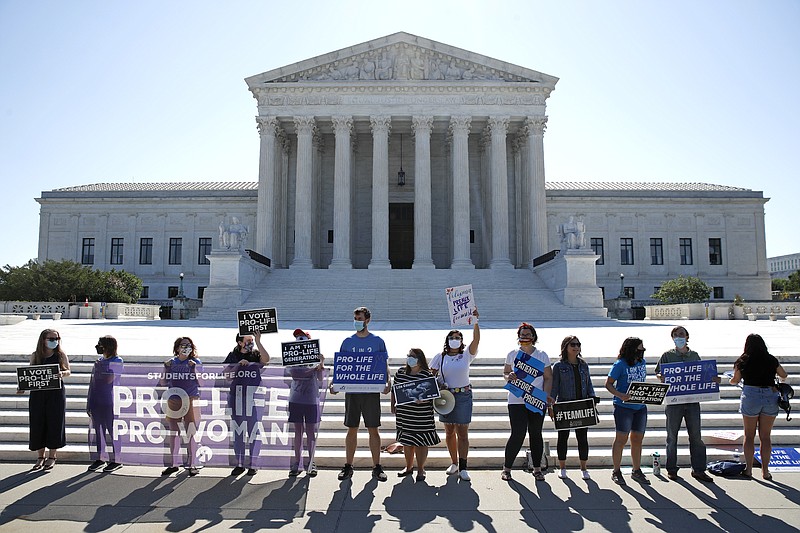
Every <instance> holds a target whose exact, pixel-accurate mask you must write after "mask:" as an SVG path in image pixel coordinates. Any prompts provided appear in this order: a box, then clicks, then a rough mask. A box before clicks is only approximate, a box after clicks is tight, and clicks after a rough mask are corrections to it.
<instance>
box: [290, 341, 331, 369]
mask: <svg viewBox="0 0 800 533" xmlns="http://www.w3.org/2000/svg"><path fill="white" fill-rule="evenodd" d="M320 355H321V354H320V352H319V339H311V340H307V341H294V342H282V343H281V356H282V358H283V366H298V365H310V364H319V361H320Z"/></svg>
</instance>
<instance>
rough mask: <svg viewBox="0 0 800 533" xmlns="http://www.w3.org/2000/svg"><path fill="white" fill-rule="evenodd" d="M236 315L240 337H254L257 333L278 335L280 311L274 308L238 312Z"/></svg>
mask: <svg viewBox="0 0 800 533" xmlns="http://www.w3.org/2000/svg"><path fill="white" fill-rule="evenodd" d="M236 315H237V317H238V321H237V323H238V324H239V335H252V334H253V333H255V332H256V331H260V332H261V333H278V311H277V310H276V309H275V308H274V307H270V308H267V309H250V310H247V311H236Z"/></svg>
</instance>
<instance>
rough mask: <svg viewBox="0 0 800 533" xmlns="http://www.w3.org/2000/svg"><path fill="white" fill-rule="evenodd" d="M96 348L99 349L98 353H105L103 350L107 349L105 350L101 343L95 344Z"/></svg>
mask: <svg viewBox="0 0 800 533" xmlns="http://www.w3.org/2000/svg"><path fill="white" fill-rule="evenodd" d="M94 349H95V350H97V355H103V352H104V351H105V350H103V346H102V345H100V344H98V345H97V346H95V347H94Z"/></svg>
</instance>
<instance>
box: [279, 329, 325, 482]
mask: <svg viewBox="0 0 800 533" xmlns="http://www.w3.org/2000/svg"><path fill="white" fill-rule="evenodd" d="M293 335H294V340H296V341H307V340H310V339H311V335H309V334H308V332H307V331H303V330H302V329H300V328H297V329H295V330H294V333H293ZM284 372H285V374H286V375H287V376H288V377H289V378H290V381H289V422H291V423H292V425H293V426H294V462H293V463H292V465H291V467H290V468H289V475H290V476H292V477H294V476H297V475H299V474H300V469H301V467H302V466H303V435H305V437H306V453H307V454H308V463H307V465H308V466H306V467H305V469H306V474H307V475H309V476H311V477H314V476H316V475H317V466H316V465H315V464H314V452H315V451H316V448H317V429H318V428H319V423H320V420H321V418H320V409H319V394H320V389H325V374H324V372H325V357H324V356H323V355H322V354H320V356H319V363H318V364H316V365H313V366H311V365H308V366H306V365H303V366H292V367H287V368H286V370H285V371H284Z"/></svg>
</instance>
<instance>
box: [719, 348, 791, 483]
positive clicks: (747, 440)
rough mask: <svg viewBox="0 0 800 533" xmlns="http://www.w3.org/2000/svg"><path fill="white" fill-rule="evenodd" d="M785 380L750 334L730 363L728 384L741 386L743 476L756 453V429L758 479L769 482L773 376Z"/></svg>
mask: <svg viewBox="0 0 800 533" xmlns="http://www.w3.org/2000/svg"><path fill="white" fill-rule="evenodd" d="M776 374H777V375H778V376H780V377H781V380H785V379H786V377H787V374H786V370H784V369H783V367H782V366H781V364H780V363H779V362H778V359H777V358H776V357H775V356H774V355H772V354H771V353H769V351H768V350H767V345H766V343H765V342H764V339H763V338H762V337H761V335H756V334H755V333H751V334H750V335H748V336H747V339H746V340H745V342H744V353H743V354H742V355H741V357H739V359H737V360H736V362H735V363H734V364H733V377H732V378H731V385H736V384H737V383H739V382H740V381H743V382H744V386H743V387H742V397H741V404H740V407H739V412H740V413H742V420H743V423H744V446H743V448H744V460H745V464H746V465H747V468H746V469H745V471H744V472H743V474H744V475H745V476H747V477H750V476H752V475H753V457H754V455H755V451H756V429H758V438H759V440H760V442H761V477H762V478H764V479H766V480H767V481H769V480H771V479H772V474H770V472H769V460H770V457H771V456H772V438H771V433H772V425H773V424H774V423H775V417H777V416H778V393H777V392H776V391H775V375H776Z"/></svg>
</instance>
